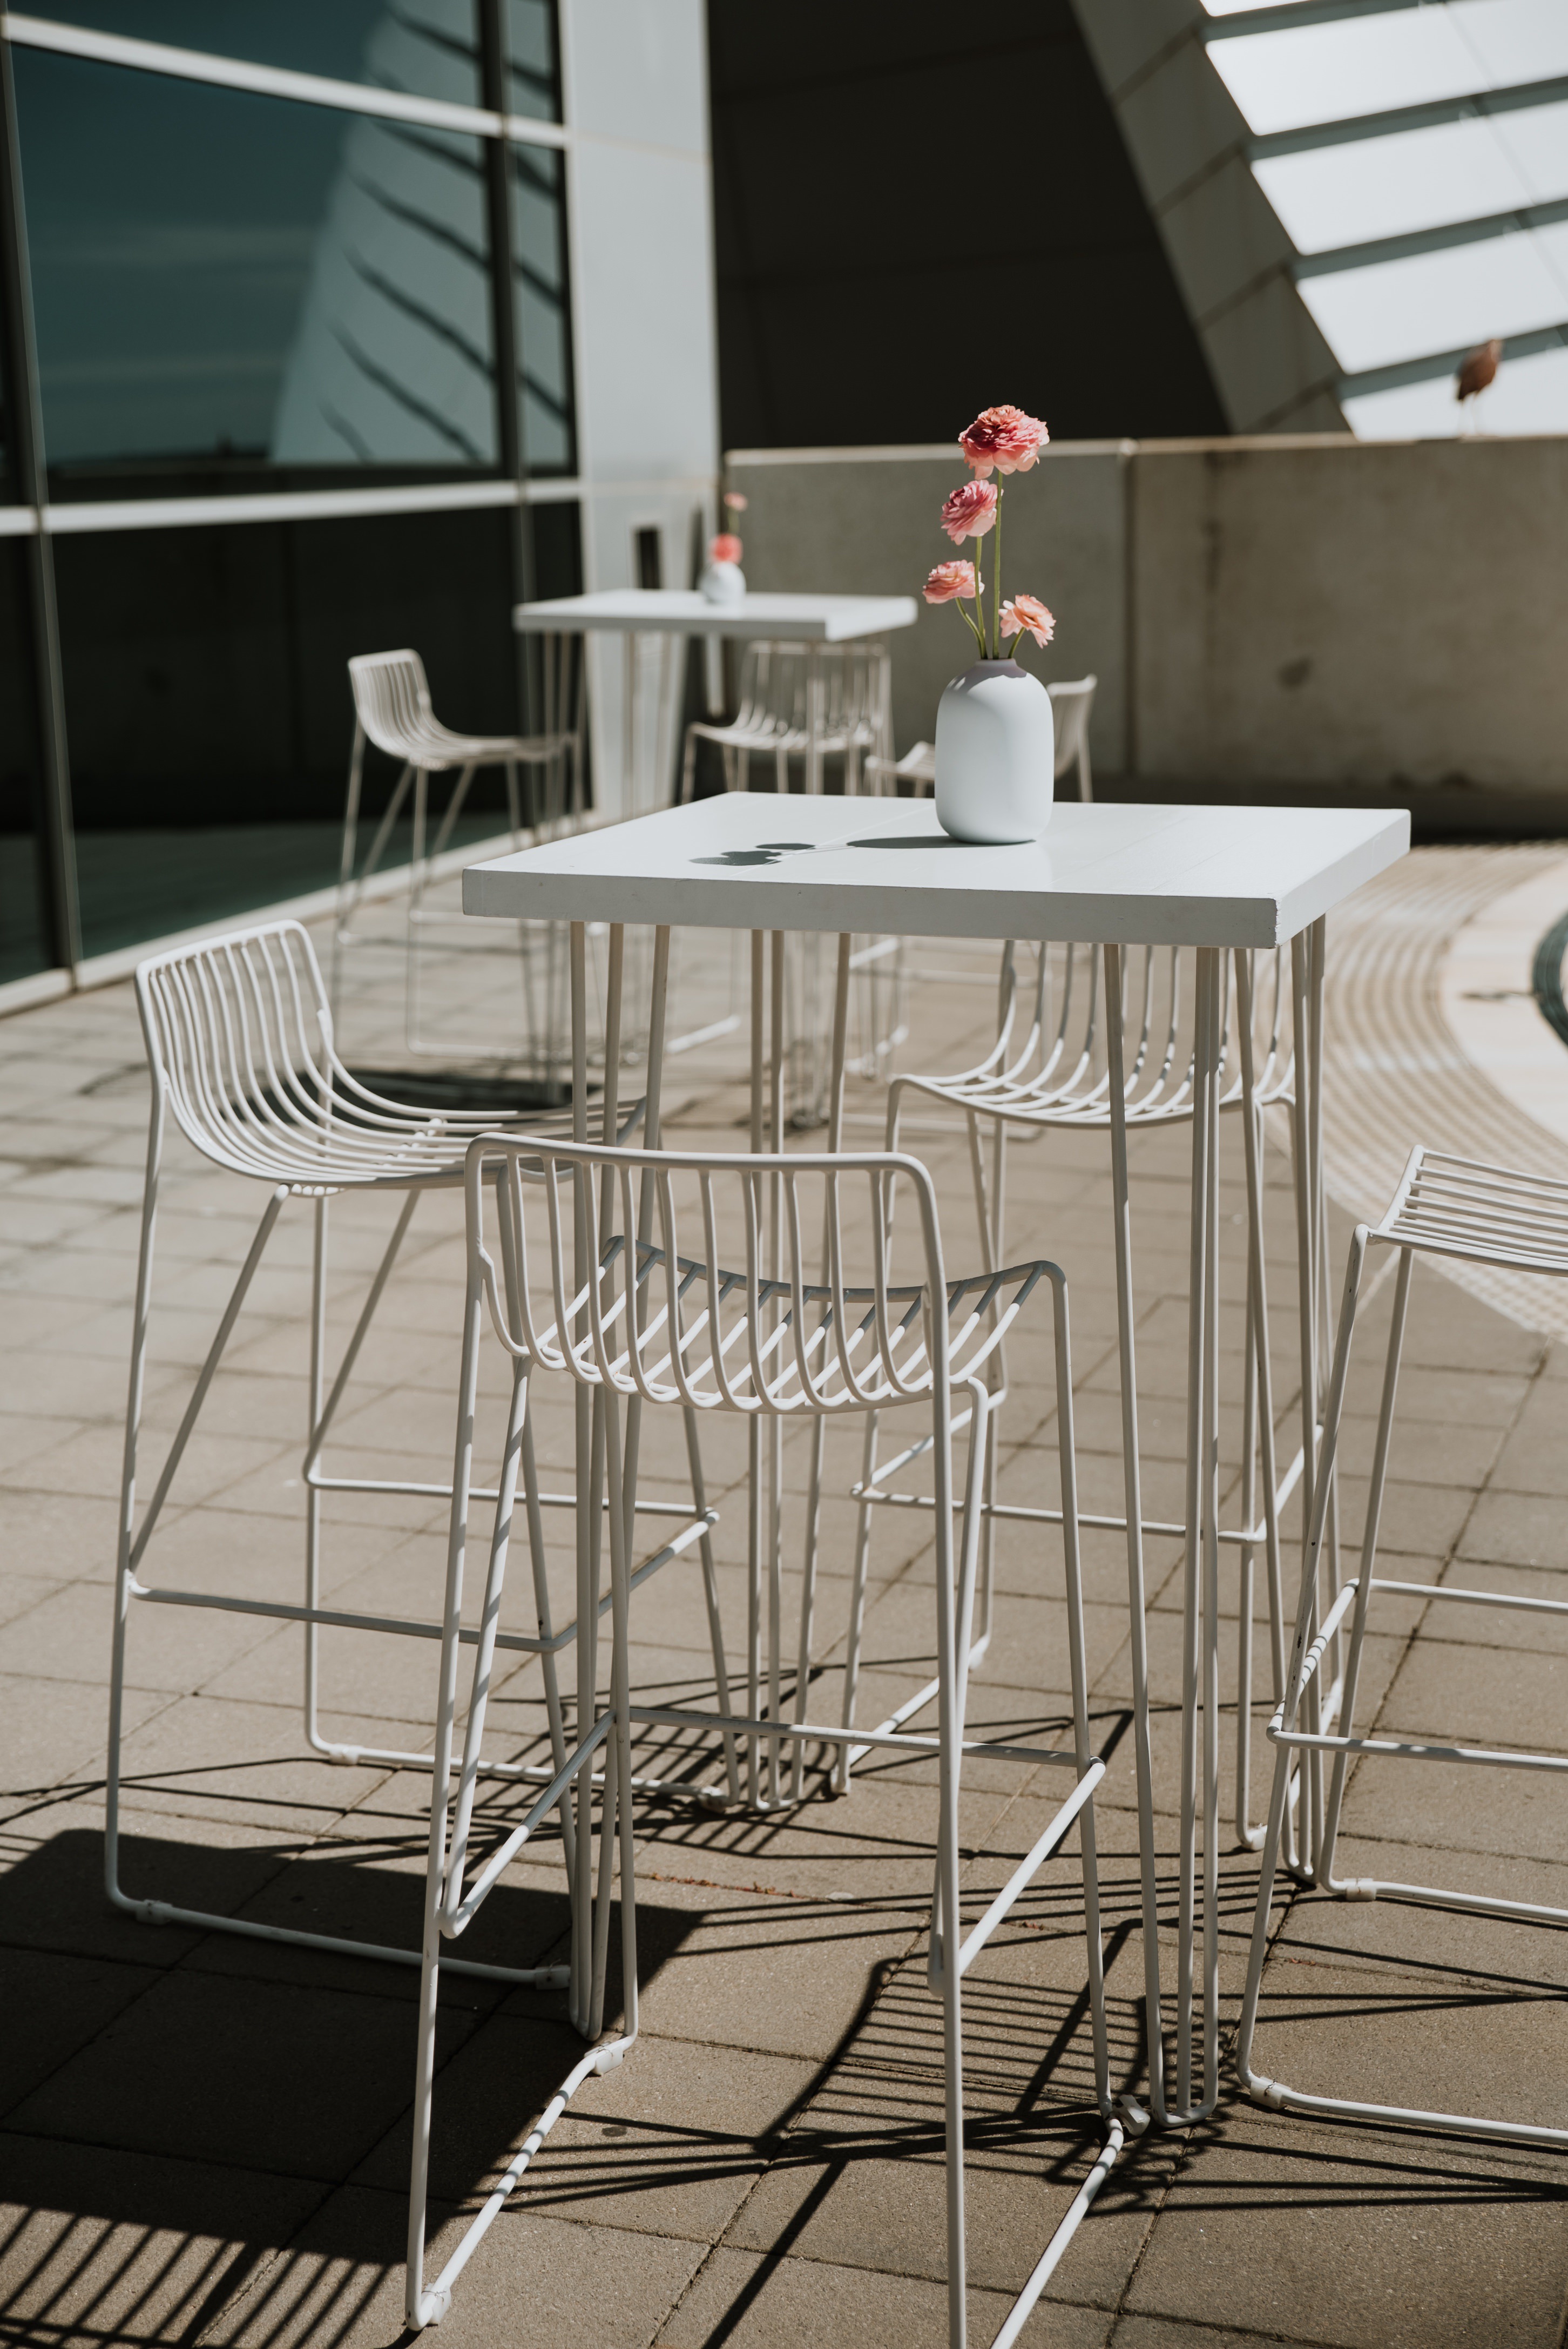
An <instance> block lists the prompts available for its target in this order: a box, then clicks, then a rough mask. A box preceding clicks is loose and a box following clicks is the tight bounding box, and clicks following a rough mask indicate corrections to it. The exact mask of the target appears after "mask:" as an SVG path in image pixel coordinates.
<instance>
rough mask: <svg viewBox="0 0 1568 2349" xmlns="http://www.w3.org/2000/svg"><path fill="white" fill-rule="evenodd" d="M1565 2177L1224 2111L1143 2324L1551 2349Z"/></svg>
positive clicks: (1497, 2158)
mask: <svg viewBox="0 0 1568 2349" xmlns="http://www.w3.org/2000/svg"><path fill="white" fill-rule="evenodd" d="M1565 2282H1568V2240H1565V2239H1564V2235H1563V2223H1562V2202H1561V2163H1560V2161H1559V2162H1554V2161H1553V2159H1552V2158H1551V2157H1550V2156H1540V2155H1537V2156H1535V2157H1533V2158H1532V2157H1528V2156H1526V2157H1521V2156H1519V2155H1518V2154H1517V2153H1513V2154H1505V2153H1504V2151H1503V2149H1502V2148H1501V2147H1495V2146H1493V2147H1483V2146H1478V2145H1475V2144H1473V2143H1469V2144H1458V2143H1454V2142H1452V2141H1447V2140H1439V2139H1436V2138H1433V2137H1417V2136H1410V2135H1400V2134H1385V2133H1384V2132H1382V2131H1379V2130H1375V2129H1370V2128H1354V2127H1330V2126H1329V2125H1327V2124H1326V2123H1323V2122H1309V2121H1295V2120H1292V2119H1291V2118H1289V2117H1287V2116H1283V2115H1268V2116H1264V2115H1263V2114H1261V2113H1250V2112H1248V2111H1246V2110H1245V2109H1244V2108H1240V2107H1234V2106H1233V2107H1229V2108H1227V2110H1226V2112H1225V2115H1224V2119H1223V2122H1222V2126H1221V2127H1219V2128H1216V2129H1214V2130H1213V2131H1212V2133H1211V2134H1206V2135H1205V2136H1204V2137H1202V2138H1201V2139H1194V2140H1193V2142H1192V2148H1191V2157H1190V2158H1189V2159H1188V2161H1187V2162H1186V2163H1184V2165H1183V2167H1182V2169H1181V2175H1180V2177H1179V2178H1178V2180H1177V2184H1176V2187H1175V2189H1173V2191H1172V2193H1171V2196H1170V2198H1169V2199H1168V2200H1167V2202H1166V2204H1165V2206H1164V2208H1163V2209H1161V2213H1160V2215H1159V2217H1158V2219H1157V2220H1155V2223H1154V2227H1153V2230H1152V2232H1151V2234H1150V2240H1149V2243H1148V2246H1147V2248H1146V2249H1145V2251H1144V2253H1143V2257H1142V2260H1141V2261H1140V2265H1139V2268H1138V2271H1137V2273H1136V2274H1135V2276H1134V2277H1133V2278H1132V2280H1131V2283H1130V2288H1129V2291H1128V2294H1127V2300H1126V2303H1125V2305H1126V2307H1127V2309H1128V2310H1129V2312H1130V2313H1140V2314H1147V2315H1150V2316H1163V2317H1167V2318H1172V2319H1178V2320H1186V2321H1188V2322H1191V2323H1204V2324H1212V2325H1218V2326H1220V2327H1222V2328H1223V2327H1234V2328H1237V2329H1240V2330H1243V2332H1244V2333H1248V2334H1250V2335H1253V2336H1255V2335H1256V2334H1258V2333H1262V2334H1263V2335H1264V2337H1265V2338H1269V2337H1275V2336H1278V2335H1280V2334H1283V2335H1284V2336H1285V2337H1286V2338H1288V2339H1290V2340H1293V2341H1298V2340H1300V2341H1307V2342H1311V2343H1322V2344H1328V2343H1332V2344H1336V2349H1339V2344H1345V2349H1431V2344H1433V2343H1435V2342H1439V2341H1440V2342H1442V2343H1443V2344H1445V2349H1447V2344H1454V2349H1470V2344H1474V2349H1483V2344H1484V2349H1526V2344H1528V2349H1545V2344H1548V2343H1550V2342H1552V2341H1553V2340H1554V2339H1555V2337H1556V2335H1555V2329H1554V2328H1555V2327H1556V2326H1557V2325H1558V2323H1560V2320H1561V2313H1562V2305H1563V2291H1564V2284H1565Z"/></svg>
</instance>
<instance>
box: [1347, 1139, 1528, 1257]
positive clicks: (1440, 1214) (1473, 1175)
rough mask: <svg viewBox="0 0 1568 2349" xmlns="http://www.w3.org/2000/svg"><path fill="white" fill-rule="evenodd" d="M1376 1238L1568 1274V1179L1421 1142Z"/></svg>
mask: <svg viewBox="0 0 1568 2349" xmlns="http://www.w3.org/2000/svg"><path fill="white" fill-rule="evenodd" d="M1372 1237H1375V1238H1377V1239H1380V1240H1387V1241H1390V1242H1391V1243H1392V1244H1393V1245H1394V1246H1396V1247H1417V1248H1420V1249H1421V1250H1422V1251H1423V1252H1424V1253H1425V1254H1427V1255H1430V1256H1455V1257H1467V1258H1470V1259H1471V1260H1473V1259H1474V1258H1475V1257H1484V1258H1485V1260H1486V1262H1487V1263H1489V1264H1495V1265H1500V1266H1505V1267H1507V1268H1509V1269H1511V1270H1515V1271H1520V1272H1545V1273H1558V1274H1563V1273H1568V1183H1558V1182H1553V1180H1552V1178H1551V1177H1550V1176H1549V1175H1544V1174H1519V1173H1516V1172H1515V1171H1514V1170H1513V1169H1512V1168H1511V1167H1507V1166H1491V1165H1488V1164H1485V1162H1484V1161H1482V1160H1480V1159H1475V1158H1454V1157H1451V1156H1450V1155H1449V1154H1448V1153H1447V1152H1446V1151H1439V1150H1428V1149H1426V1148H1425V1147H1424V1146H1422V1145H1420V1144H1418V1146H1417V1147H1416V1148H1415V1149H1414V1150H1413V1151H1412V1152H1411V1154H1410V1157H1409V1160H1408V1164H1407V1165H1406V1167H1405V1171H1404V1174H1402V1175H1401V1177H1400V1179H1399V1187H1398V1191H1397V1192H1396V1193H1395V1195H1394V1197H1393V1199H1392V1200H1391V1201H1390V1203H1389V1206H1388V1208H1387V1213H1386V1214H1385V1216H1384V1217H1383V1220H1382V1222H1381V1223H1380V1224H1378V1225H1377V1226H1375V1227H1374V1230H1373V1234H1372Z"/></svg>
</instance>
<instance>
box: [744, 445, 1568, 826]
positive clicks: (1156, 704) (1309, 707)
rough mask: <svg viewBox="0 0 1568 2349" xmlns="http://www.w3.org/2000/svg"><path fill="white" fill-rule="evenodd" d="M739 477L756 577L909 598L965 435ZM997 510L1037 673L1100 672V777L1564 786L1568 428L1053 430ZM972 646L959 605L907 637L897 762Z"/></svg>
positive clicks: (751, 467)
mask: <svg viewBox="0 0 1568 2349" xmlns="http://www.w3.org/2000/svg"><path fill="white" fill-rule="evenodd" d="M963 477H964V467H963V464H962V461H961V460H959V458H958V456H957V453H956V450H953V451H950V452H949V451H944V450H940V449H926V448H921V449H908V450H767V451H741V452H738V453H736V454H733V455H731V456H730V458H729V459H728V460H727V478H728V480H729V481H730V483H731V486H733V487H735V488H738V489H740V490H742V491H743V492H744V493H745V494H746V496H747V497H748V500H749V501H750V504H749V507H748V512H747V514H746V517H745V523H746V528H745V538H746V572H747V577H748V581H749V582H750V583H751V585H754V586H757V587H762V588H769V587H770V588H811V587H817V588H820V587H822V586H825V585H831V586H833V587H836V588H843V589H846V590H861V589H864V590H887V591H891V592H894V593H899V592H902V593H904V594H908V593H911V592H913V591H915V590H917V589H918V587H919V585H920V582H921V580H922V579H923V576H924V574H925V573H926V571H927V570H928V569H929V567H930V566H931V565H932V564H934V563H938V562H941V561H942V560H943V559H944V556H946V555H948V554H952V553H953V551H954V550H953V549H952V548H951V547H950V545H949V544H948V542H947V541H946V539H945V538H944V536H943V535H942V533H941V531H940V530H939V528H938V526H937V520H936V514H937V508H938V506H939V504H940V502H941V500H942V498H943V496H944V494H945V493H946V492H947V491H948V490H949V489H951V488H952V487H953V486H954V484H955V483H956V482H957V481H959V480H961V479H962V478H963ZM1006 514H1007V523H1006V530H1007V543H1006V548H1005V554H1006V573H1005V585H1006V587H1007V588H1008V589H1009V590H1012V589H1016V588H1028V589H1029V590H1031V591H1032V592H1033V593H1035V594H1037V595H1041V596H1043V597H1044V598H1045V600H1046V602H1047V604H1048V605H1050V606H1051V608H1052V610H1053V611H1054V612H1055V613H1056V615H1057V640H1056V642H1055V643H1054V644H1053V645H1052V646H1051V647H1050V648H1049V650H1048V651H1047V652H1046V653H1044V654H1039V655H1033V656H1032V665H1033V666H1035V667H1037V669H1038V672H1039V673H1040V674H1041V675H1042V676H1043V677H1045V678H1069V677H1078V676H1080V675H1082V674H1083V673H1084V672H1085V671H1086V670H1093V671H1095V672H1096V673H1097V674H1098V675H1099V678H1100V681H1101V683H1100V692H1099V698H1098V700H1097V704H1096V709H1095V716H1094V730H1093V738H1092V747H1093V751H1094V757H1095V762H1096V766H1097V768H1098V769H1099V771H1102V772H1104V773H1105V774H1107V775H1111V774H1117V775H1125V776H1129V777H1137V778H1140V779H1142V780H1144V781H1150V782H1158V783H1160V784H1161V785H1186V784H1191V785H1192V786H1194V787H1195V788H1196V787H1202V785H1204V784H1223V785H1227V786H1237V787H1243V788H1246V787H1255V788H1256V789H1258V790H1260V791H1263V792H1266V791H1267V789H1268V788H1269V787H1271V786H1279V787H1281V788H1287V787H1291V786H1302V787H1309V788H1310V787H1318V788H1323V787H1328V788H1340V787H1346V786H1350V787H1355V786H1360V787H1364V788H1366V789H1368V790H1373V791H1379V792H1386V791H1388V790H1390V789H1391V790H1394V791H1399V790H1401V789H1405V788H1407V787H1417V788H1420V787H1425V786H1434V785H1439V784H1450V785H1460V784H1469V785H1476V786H1480V787H1482V788H1488V787H1490V788H1491V789H1493V790H1498V791H1510V792H1534V791H1562V790H1563V789H1568V651H1565V648H1564V636H1565V628H1564V621H1565V618H1568V438H1553V439H1541V440H1468V441H1408V442H1407V441H1356V440H1349V439H1347V438H1344V437H1341V436H1337V435H1336V436H1324V437H1310V438H1301V439H1291V438H1287V437H1284V436H1270V437H1268V438H1265V439H1258V440H1211V441H1165V442H1159V441H1155V442H1149V441H1145V442H1142V443H1137V444H1134V443H1131V442H1123V443H1120V444H1116V443H1106V442H1093V441H1086V442H1076V443H1068V444H1056V445H1053V446H1052V448H1051V449H1050V450H1048V452H1047V456H1046V458H1045V459H1044V460H1043V461H1042V463H1041V465H1040V467H1039V468H1038V470H1037V471H1036V472H1035V473H1033V474H1030V475H1028V476H1026V477H1025V478H1024V479H1023V480H1021V481H1017V482H1016V483H1015V484H1014V487H1013V490H1012V492H1010V494H1009V499H1008V504H1007V509H1006ZM989 544H990V542H989V541H985V542H983V547H984V548H985V549H988V548H989ZM983 569H984V564H983ZM967 643H968V640H967V638H966V637H965V632H964V629H963V626H962V625H961V623H960V622H959V621H958V620H957V619H956V618H955V617H954V614H953V612H952V610H951V608H945V609H944V608H939V609H935V610H928V609H925V608H924V607H923V608H922V611H921V616H920V618H919V620H918V621H917V623H916V625H915V626H914V627H913V628H912V629H909V630H907V631H905V632H904V633H903V636H901V637H899V638H897V639H895V641H894V646H893V680H894V687H893V690H894V712H893V715H894V730H895V733H896V736H897V740H898V745H899V748H900V749H901V750H904V749H907V748H908V746H909V745H910V743H911V742H913V741H914V740H916V739H918V738H919V737H921V736H925V737H927V738H929V737H930V735H931V732H932V730H933V726H934V719H935V710H936V699H937V696H938V694H939V693H940V691H941V689H942V687H943V685H944V682H945V681H946V679H947V678H949V677H950V676H952V675H954V673H955V672H956V671H958V670H959V669H961V668H963V667H966V666H967V661H968V657H969V655H968V650H967Z"/></svg>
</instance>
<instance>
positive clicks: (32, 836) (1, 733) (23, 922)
mask: <svg viewBox="0 0 1568 2349" xmlns="http://www.w3.org/2000/svg"><path fill="white" fill-rule="evenodd" d="M31 642H32V630H31V628H30V626H29V625H28V616H27V554H26V547H25V545H24V543H23V542H22V541H21V540H20V539H15V538H12V539H3V540H0V709H3V710H4V711H5V723H4V725H3V726H0V986H4V985H5V983H6V982H7V981H8V980H10V979H13V978H29V977H30V976H31V974H32V973H33V972H34V971H36V970H45V969H46V968H48V966H49V964H50V963H51V962H52V960H53V959H54V957H53V956H52V955H51V953H50V951H49V945H48V933H47V929H46V923H45V918H44V895H43V873H42V869H41V859H40V855H39V849H38V832H39V827H40V825H41V823H42V820H43V761H42V760H41V758H40V756H39V749H38V735H37V711H36V706H35V703H34V698H33V678H32V664H31V661H30V659H29V657H28V647H29V645H30V644H31Z"/></svg>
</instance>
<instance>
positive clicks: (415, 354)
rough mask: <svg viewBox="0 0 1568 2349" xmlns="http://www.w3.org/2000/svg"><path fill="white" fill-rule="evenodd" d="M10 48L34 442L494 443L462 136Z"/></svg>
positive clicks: (325, 452) (472, 165) (296, 457)
mask: <svg viewBox="0 0 1568 2349" xmlns="http://www.w3.org/2000/svg"><path fill="white" fill-rule="evenodd" d="M15 67H16V81H17V98H18V109H19V114H20V120H21V137H22V159H23V169H24V175H25V181H26V202H27V222H28V233H29V240H30V247H31V259H32V269H33V284H34V300H35V307H36V316H37V329H38V349H39V362H40V376H41V381H42V390H43V401H44V425H45V438H46V445H47V450H48V455H49V459H50V462H51V464H52V465H53V466H56V467H58V466H61V465H65V466H67V467H73V468H76V469H77V470H78V471H79V470H80V469H81V468H84V467H87V466H94V465H97V466H102V465H106V464H116V463H119V464H123V463H124V462H125V460H144V461H145V460H164V461H165V463H167V462H168V460H184V461H185V462H187V463H188V462H190V461H191V460H205V461H206V462H208V463H209V464H210V463H211V461H212V460H218V462H219V463H220V464H222V465H225V466H230V467H232V466H233V465H235V464H236V463H238V464H243V465H249V466H251V467H255V466H256V465H258V464H261V465H267V464H272V465H279V464H286V465H294V466H311V467H316V466H324V465H328V466H333V467H335V468H339V469H342V468H350V469H352V468H357V467H364V466H367V465H376V466H386V467H397V468H409V467H413V468H417V469H418V470H419V471H426V472H428V471H432V470H438V471H447V470H449V469H451V468H453V467H458V468H472V467H484V468H488V467H490V466H493V464H494V463H495V460H496V430H495V400H494V381H493V362H492V355H491V345H490V290H489V276H488V268H489V263H488V253H487V244H486V237H485V207H484V179H483V170H482V160H481V155H480V142H479V141H478V140H472V139H468V138H464V137H457V136H454V135H452V134H450V133H448V132H444V131H435V130H429V129H422V128H419V127H417V126H415V125H412V124H404V123H392V122H384V121H379V120H377V119H374V118H372V117H369V116H363V115H345V114H340V113H336V112H334V111H333V110H332V109H328V108H322V107H315V106H302V105H295V104H294V103H291V102H288V101H285V100H281V99H277V98H263V97H256V96H253V95H251V94H249V93H245V92H239V91H232V90H226V89H219V88H210V87H205V86H202V85H201V84H195V83H189V82H181V81H179V80H176V79H173V78H165V77H163V76H161V75H156V74H147V73H141V72H136V71H128V70H124V69H121V68H119V67H112V66H102V65H98V64H93V63H88V62H84V61H82V60H79V59H77V58H66V57H54V56H49V55H46V54H43V53H40V52H36V51H26V50H18V51H17V52H16V53H15ZM258 486H260V484H258Z"/></svg>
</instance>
